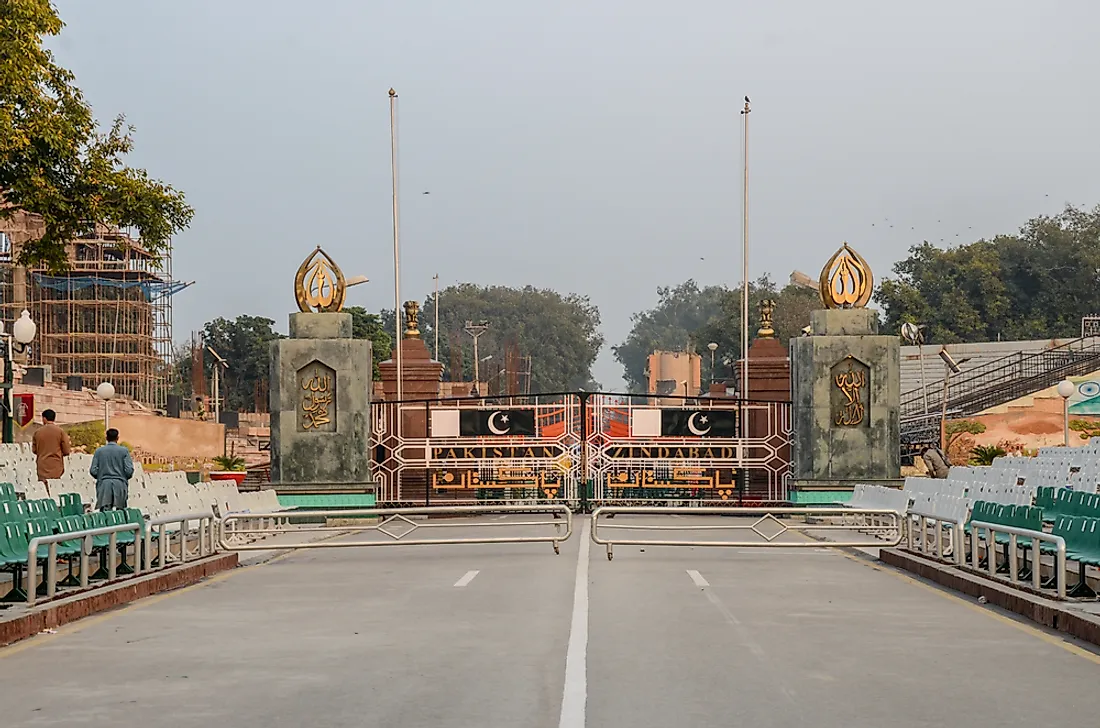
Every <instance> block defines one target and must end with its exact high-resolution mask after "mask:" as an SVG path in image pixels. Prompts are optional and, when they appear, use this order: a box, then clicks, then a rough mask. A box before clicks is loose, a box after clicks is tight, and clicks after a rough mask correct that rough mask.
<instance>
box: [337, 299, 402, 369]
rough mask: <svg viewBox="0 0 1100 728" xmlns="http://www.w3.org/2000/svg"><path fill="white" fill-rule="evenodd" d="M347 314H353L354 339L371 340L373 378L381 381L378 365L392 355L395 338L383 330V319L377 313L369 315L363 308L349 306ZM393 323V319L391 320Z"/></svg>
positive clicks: (352, 331)
mask: <svg viewBox="0 0 1100 728" xmlns="http://www.w3.org/2000/svg"><path fill="white" fill-rule="evenodd" d="M344 312H345V313H350V314H351V336H352V338H353V339H369V340H370V343H371V358H372V359H373V360H374V361H373V366H372V376H373V378H374V379H376V380H377V379H380V378H381V377H380V376H379V373H378V365H379V364H380V363H381V362H384V361H386V360H387V359H389V358H390V356H391V354H392V351H391V349H392V347H393V336H391V335H390V332H389V331H387V330H386V329H384V328H383V324H382V317H381V316H379V315H378V314H376V313H369V312H368V311H367V309H365V308H363V307H362V306H348V307H347V308H345V309H344ZM391 322H392V319H391Z"/></svg>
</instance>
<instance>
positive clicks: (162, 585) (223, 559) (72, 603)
mask: <svg viewBox="0 0 1100 728" xmlns="http://www.w3.org/2000/svg"><path fill="white" fill-rule="evenodd" d="M236 566H237V554H236V553H223V554H217V555H215V556H210V557H207V558H205V559H201V560H198V561H192V562H188V563H186V564H183V565H180V566H176V567H172V568H168V569H165V570H164V571H158V572H155V573H152V574H145V575H142V576H138V577H135V578H132V579H126V580H125V581H122V582H119V583H118V584H115V585H113V586H110V587H107V588H105V589H97V590H95V591H90V592H86V593H83V594H78V595H74V596H71V597H66V598H65V599H60V600H57V601H53V602H46V603H44V604H41V605H39V606H35V607H34V608H32V609H31V610H30V611H28V612H26V613H24V614H19V615H17V616H13V617H11V618H9V619H6V620H3V621H0V647H3V646H5V645H10V644H12V643H13V642H18V641H19V640H23V639H26V638H27V637H32V636H34V635H36V634H38V633H39V632H41V631H43V630H46V629H54V628H57V627H60V626H61V625H63V624H68V623H69V622H75V621H77V620H78V619H83V618H84V617H87V616H90V615H92V614H96V613H98V612H105V611H108V610H110V609H114V608H115V607H119V606H121V605H123V604H128V603H130V602H133V601H137V600H138V599H143V598H145V597H148V596H152V595H154V594H159V593H161V592H166V591H171V590H173V589H179V588H181V587H185V586H190V585H191V584H196V583H198V582H200V581H202V580H203V579H205V578H207V577H209V576H212V575H214V574H217V573H218V572H220V571H226V570H228V569H233V568H235V567H236Z"/></svg>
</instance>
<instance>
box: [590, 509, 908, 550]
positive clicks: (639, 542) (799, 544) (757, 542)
mask: <svg viewBox="0 0 1100 728" xmlns="http://www.w3.org/2000/svg"><path fill="white" fill-rule="evenodd" d="M618 515H639V516H648V515H653V516H661V515H678V516H758V518H757V519H756V520H755V521H754V522H753V523H751V524H749V525H745V524H743V523H738V522H737V521H734V520H730V521H727V522H724V523H719V524H714V525H703V524H693V523H685V522H665V523H659V524H637V525H635V524H629V523H607V522H606V520H607V518H609V517H611V516H618ZM601 516H602V517H604V522H602V523H601V520H600V518H601ZM777 516H779V517H783V520H780V518H778V517H777ZM853 516H855V517H858V521H859V522H858V523H857V522H855V521H856V519H854V518H853ZM798 517H801V518H802V519H803V520H802V521H801V522H799V521H794V520H791V519H793V518H798ZM769 521H770V522H771V524H773V525H771V526H770V529H771V530H776V529H778V530H776V532H775V533H773V534H772V535H770V536H769V535H767V533H765V532H764V531H762V530H761V529H759V528H758V526H761V525H762V524H764V523H765V522H769ZM837 521H839V522H837ZM901 529H902V522H901V517H900V516H899V515H898V513H897V511H895V510H891V509H873V508H822V507H817V508H813V507H804V508H799V507H790V508H741V507H722V506H701V507H691V506H679V507H662V506H602V507H600V508H597V509H596V510H595V511H593V512H592V541H593V542H594V543H597V544H599V545H601V546H606V547H607V558H608V560H611V559H612V558H614V551H613V547H614V546H615V545H622V546H713V547H723V546H725V547H743V548H811V547H812V548H822V547H832V548H844V547H849V548H854V547H876V548H877V547H881V546H897V545H898V544H899V543H901V537H902V533H901ZM613 530H622V531H658V532H668V531H752V532H753V533H755V534H756V536H757V538H755V539H752V540H746V541H710V540H707V541H699V540H694V541H692V540H669V539H637V538H634V539H625V538H624V539H612V538H611V537H605V536H601V535H600V534H601V532H603V533H606V532H607V531H613ZM809 531H814V532H822V531H824V532H836V531H840V532H845V533H848V534H858V535H859V536H866V535H871V536H873V537H874V538H875V540H873V541H868V540H867V539H866V538H861V539H849V540H839V541H834V540H828V541H821V540H819V539H815V538H814V537H813V536H810V535H808V534H807V533H806V532H809ZM787 532H792V533H796V534H802V535H803V536H804V537H805V538H806V540H804V541H776V539H777V538H779V536H781V535H783V534H785V533H787ZM880 534H881V535H882V536H883V537H884V538H879V535H880Z"/></svg>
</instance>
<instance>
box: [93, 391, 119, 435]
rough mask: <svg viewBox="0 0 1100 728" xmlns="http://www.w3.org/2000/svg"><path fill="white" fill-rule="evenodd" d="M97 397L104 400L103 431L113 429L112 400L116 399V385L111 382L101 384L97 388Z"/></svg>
mask: <svg viewBox="0 0 1100 728" xmlns="http://www.w3.org/2000/svg"><path fill="white" fill-rule="evenodd" d="M95 394H96V396H97V397H99V398H100V399H102V400H103V431H104V432H106V431H107V430H109V429H111V400H112V399H114V398H115V385H113V384H111V383H110V382H100V384H99V386H98V387H96V388H95Z"/></svg>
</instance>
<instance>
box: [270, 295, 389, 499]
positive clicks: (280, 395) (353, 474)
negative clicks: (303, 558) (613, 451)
mask: <svg viewBox="0 0 1100 728" xmlns="http://www.w3.org/2000/svg"><path fill="white" fill-rule="evenodd" d="M351 330H352V329H351V314H348V313H294V314H291V315H290V338H288V339H281V340H279V341H275V342H272V344H271V379H270V381H271V390H270V399H271V481H272V484H273V485H274V486H275V489H276V490H277V491H278V492H280V493H334V492H335V493H362V492H366V491H368V490H371V489H372V487H373V484H372V482H371V475H370V454H369V447H368V442H369V436H370V416H369V413H370V394H371V344H370V341H366V340H360V339H353V338H351Z"/></svg>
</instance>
